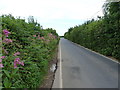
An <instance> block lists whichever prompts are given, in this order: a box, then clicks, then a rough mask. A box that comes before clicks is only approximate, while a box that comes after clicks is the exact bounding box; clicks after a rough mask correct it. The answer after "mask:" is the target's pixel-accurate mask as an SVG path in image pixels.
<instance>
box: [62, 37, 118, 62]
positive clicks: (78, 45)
mask: <svg viewBox="0 0 120 90" xmlns="http://www.w3.org/2000/svg"><path fill="white" fill-rule="evenodd" d="M64 39H66V38H64ZM66 40H68V39H66ZM68 41H70V40H68ZM70 42H71V43H73V44H75V45H77V46H79V47H82V48H84V49H86V50H89V51H91V52H93V53H95V54H98V55H100V56H102V57H104V58H106V59H109V60H111V61H113V62H115V63H118V64H120V62H118V61H115V60H113V59H111V58H109V57H107V56H105V55H103V54H100V53H98V52H95V51H93V50H91V49H88V48H86V47H84V46H81V45H79V44H77V43H74V42H72V41H70Z"/></svg>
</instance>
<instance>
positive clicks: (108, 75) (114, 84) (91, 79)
mask: <svg viewBox="0 0 120 90" xmlns="http://www.w3.org/2000/svg"><path fill="white" fill-rule="evenodd" d="M60 48H61V69H62V70H60V71H61V73H62V74H61V75H62V87H63V88H118V63H116V62H114V61H112V60H109V59H108V58H105V57H103V56H101V55H98V54H96V53H93V52H91V51H89V50H86V49H84V48H83V47H80V46H78V45H76V44H74V43H72V42H71V41H69V40H66V39H64V38H61V40H60Z"/></svg>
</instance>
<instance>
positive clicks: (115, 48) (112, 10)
mask: <svg viewBox="0 0 120 90" xmlns="http://www.w3.org/2000/svg"><path fill="white" fill-rule="evenodd" d="M64 37H65V38H67V39H69V40H71V41H73V42H75V43H78V44H80V45H82V46H85V47H87V48H89V49H92V50H94V51H97V52H99V53H101V54H104V55H107V56H112V57H115V58H117V59H118V60H120V51H119V50H120V2H112V3H105V4H104V16H103V17H98V20H94V19H92V20H89V21H87V22H85V23H84V24H82V25H79V26H75V27H71V28H70V29H69V30H68V32H66V33H65V35H64Z"/></svg>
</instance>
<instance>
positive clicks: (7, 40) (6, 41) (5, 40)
mask: <svg viewBox="0 0 120 90" xmlns="http://www.w3.org/2000/svg"><path fill="white" fill-rule="evenodd" d="M3 42H4V43H6V44H8V43H12V40H11V39H4V40H3Z"/></svg>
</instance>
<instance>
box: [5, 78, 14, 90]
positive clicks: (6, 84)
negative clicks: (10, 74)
mask: <svg viewBox="0 0 120 90" xmlns="http://www.w3.org/2000/svg"><path fill="white" fill-rule="evenodd" d="M11 85H12V84H11V82H10V81H9V80H8V78H7V77H6V78H5V79H4V86H5V88H10V87H11Z"/></svg>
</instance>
